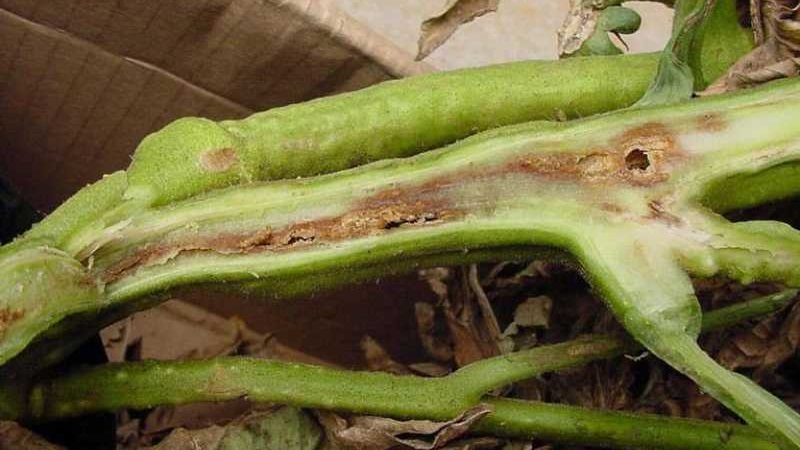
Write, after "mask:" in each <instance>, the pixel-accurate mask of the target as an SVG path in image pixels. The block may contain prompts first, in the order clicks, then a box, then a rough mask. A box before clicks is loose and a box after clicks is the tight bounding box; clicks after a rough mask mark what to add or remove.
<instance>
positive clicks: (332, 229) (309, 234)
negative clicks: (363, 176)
mask: <svg viewBox="0 0 800 450" xmlns="http://www.w3.org/2000/svg"><path fill="white" fill-rule="evenodd" d="M405 194H406V195H407V197H406V195H404V194H402V193H397V194H396V196H397V198H396V199H394V200H392V201H388V200H387V199H386V198H385V197H384V195H385V194H379V196H376V197H373V198H371V199H369V200H367V201H365V202H362V203H361V204H360V205H359V206H358V208H357V209H355V210H353V211H349V212H347V213H345V214H342V215H339V216H336V217H329V218H322V219H317V220H311V221H305V222H298V223H295V224H292V225H289V226H287V227H284V228H279V229H271V228H268V227H267V228H261V229H258V230H247V231H242V232H224V233H220V232H213V233H186V234H182V235H180V236H178V237H172V238H170V239H169V240H162V241H161V242H157V243H151V244H147V245H145V246H144V247H140V248H138V249H136V250H134V251H133V253H131V254H129V255H128V256H126V257H124V258H123V259H121V260H119V261H118V262H116V263H113V264H111V265H110V266H106V267H105V268H103V269H99V270H98V272H97V273H98V276H99V278H100V280H102V281H103V282H105V283H109V282H112V281H115V280H117V279H119V278H121V277H123V276H125V275H127V274H129V273H132V272H133V271H135V270H136V269H138V268H139V267H145V266H153V265H158V264H163V263H165V262H167V261H169V260H171V259H173V258H175V257H177V256H178V255H179V254H181V253H185V252H197V251H214V252H217V253H221V254H246V253H252V252H258V251H273V252H283V251H289V250H294V249H298V248H305V247H309V246H312V245H322V244H327V243H333V242H340V241H344V240H347V239H353V238H359V237H366V236H372V235H379V234H384V233H387V232H390V231H393V230H396V229H404V228H409V227H419V226H423V225H432V224H440V223H444V222H446V221H449V220H452V219H454V218H457V217H460V216H462V215H463V213H461V212H458V211H457V210H455V209H450V208H447V207H445V206H444V205H443V204H442V203H441V202H439V201H433V200H431V199H429V200H427V201H426V200H416V201H406V200H401V199H400V198H401V197H406V198H414V196H415V194H414V193H413V192H406V193H405ZM390 197H393V195H390Z"/></svg>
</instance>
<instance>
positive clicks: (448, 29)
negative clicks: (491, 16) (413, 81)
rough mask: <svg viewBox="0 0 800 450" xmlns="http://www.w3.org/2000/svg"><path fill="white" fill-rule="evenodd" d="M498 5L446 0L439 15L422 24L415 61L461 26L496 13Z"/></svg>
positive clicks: (483, 0) (495, 0)
mask: <svg viewBox="0 0 800 450" xmlns="http://www.w3.org/2000/svg"><path fill="white" fill-rule="evenodd" d="M499 3H500V0H448V1H447V5H445V7H444V10H443V11H442V12H441V13H439V14H437V15H435V16H433V17H431V18H429V19H427V20H425V21H424V22H422V26H421V27H420V36H419V41H418V43H417V44H418V50H417V57H416V59H417V61H420V60H422V59H424V58H425V57H426V56H428V55H430V54H431V53H432V52H433V51H434V50H436V49H437V48H439V47H440V46H441V45H442V44H444V43H445V42H446V41H447V40H448V39H449V38H450V36H452V35H453V33H455V32H456V30H458V27H460V26H461V25H463V24H465V23H467V22H471V21H473V20H475V19H476V18H478V17H480V16H482V15H484V14H487V13H490V12H493V11H497V5H498V4H499Z"/></svg>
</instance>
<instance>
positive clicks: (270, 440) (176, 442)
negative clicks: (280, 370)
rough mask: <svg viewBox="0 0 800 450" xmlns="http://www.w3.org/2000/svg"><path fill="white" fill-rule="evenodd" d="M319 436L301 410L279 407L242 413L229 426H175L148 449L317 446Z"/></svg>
mask: <svg viewBox="0 0 800 450" xmlns="http://www.w3.org/2000/svg"><path fill="white" fill-rule="evenodd" d="M321 440H322V432H321V430H320V428H319V426H318V425H317V423H316V422H315V421H314V420H313V419H312V418H311V417H309V415H308V414H307V413H305V412H303V411H302V410H299V409H297V408H291V407H282V408H279V409H275V410H272V411H268V412H259V413H253V414H249V415H247V416H244V417H242V418H240V419H238V420H236V421H235V422H233V423H231V424H230V425H228V426H225V427H221V426H217V425H215V426H212V427H209V428H202V429H199V430H186V429H184V428H178V429H176V430H174V431H173V432H172V433H170V434H169V436H167V437H166V438H165V439H164V440H163V441H161V442H160V443H159V444H158V445H155V446H153V447H150V449H151V450H189V449H191V450H249V449H255V448H257V449H262V450H283V449H287V448H291V449H298V450H313V449H316V448H317V447H318V446H319V444H320V441H321Z"/></svg>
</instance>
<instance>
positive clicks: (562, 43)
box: [557, 0, 600, 57]
mask: <svg viewBox="0 0 800 450" xmlns="http://www.w3.org/2000/svg"><path fill="white" fill-rule="evenodd" d="M599 17H600V9H599V8H595V7H593V6H592V5H591V3H589V2H585V1H584V0H570V2H569V12H568V13H567V17H566V18H565V19H564V22H563V23H562V24H561V27H560V28H559V29H558V33H557V36H558V56H559V57H562V56H566V55H571V54H573V53H575V52H576V51H578V49H580V48H581V46H582V45H583V43H584V42H585V41H586V40H587V39H589V38H590V37H591V36H592V34H593V33H594V30H595V28H597V19H598V18H599Z"/></svg>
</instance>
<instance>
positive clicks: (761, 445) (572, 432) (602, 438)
mask: <svg viewBox="0 0 800 450" xmlns="http://www.w3.org/2000/svg"><path fill="white" fill-rule="evenodd" d="M486 403H487V404H488V405H490V406H491V407H493V408H494V412H493V413H492V414H489V415H488V416H486V417H485V418H484V419H483V420H481V421H480V422H479V423H478V424H477V426H476V428H475V430H474V431H475V432H476V433H485V434H491V435H493V436H507V437H514V438H528V439H537V440H542V441H545V442H558V443H566V444H575V445H590V446H593V447H594V446H597V447H611V448H641V449H659V450H686V449H692V450H712V449H714V450H718V449H726V450H733V449H741V450H761V449H763V450H767V449H770V450H777V449H779V446H778V445H777V444H775V443H774V442H771V441H769V440H768V439H765V438H764V436H763V435H761V434H760V433H758V432H756V431H755V430H753V429H752V428H750V427H745V426H742V425H737V424H725V423H719V422H708V421H701V420H691V419H676V418H667V417H663V416H656V415H651V414H633V413H623V412H612V411H597V410H592V409H587V408H579V407H575V406H568V405H554V404H547V403H541V402H523V401H519V400H510V399H489V400H487V401H486Z"/></svg>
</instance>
